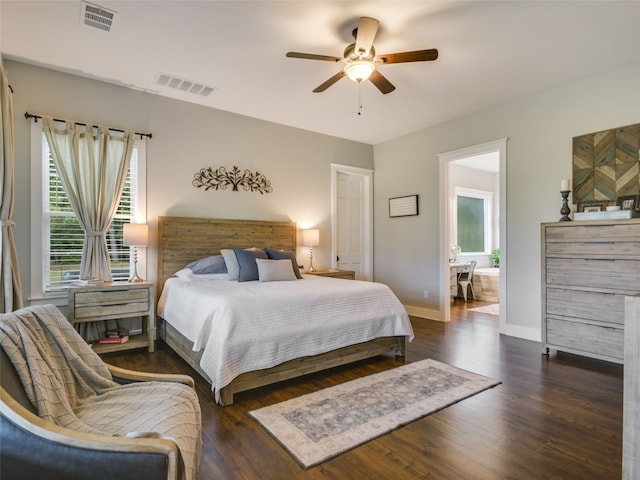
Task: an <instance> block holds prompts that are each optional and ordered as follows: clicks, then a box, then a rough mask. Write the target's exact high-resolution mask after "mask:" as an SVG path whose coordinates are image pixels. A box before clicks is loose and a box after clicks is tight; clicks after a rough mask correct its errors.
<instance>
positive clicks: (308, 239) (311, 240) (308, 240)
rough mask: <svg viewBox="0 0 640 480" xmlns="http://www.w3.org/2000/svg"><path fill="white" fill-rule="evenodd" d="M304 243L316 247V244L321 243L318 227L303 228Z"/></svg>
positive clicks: (306, 245)
mask: <svg viewBox="0 0 640 480" xmlns="http://www.w3.org/2000/svg"><path fill="white" fill-rule="evenodd" d="M302 244H303V245H304V246H305V247H315V246H316V245H320V230H318V229H317V228H311V229H309V230H303V231H302Z"/></svg>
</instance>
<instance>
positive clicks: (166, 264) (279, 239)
mask: <svg viewBox="0 0 640 480" xmlns="http://www.w3.org/2000/svg"><path fill="white" fill-rule="evenodd" d="M232 247H238V248H251V247H258V248H266V247H269V248H275V249H278V250H293V251H295V249H296V224H295V222H270V221H263V220H228V219H217V218H191V217H158V283H159V285H158V287H159V290H158V292H161V291H162V287H163V286H164V282H165V281H166V280H167V278H170V277H172V276H173V274H174V273H176V272H177V271H178V270H180V269H181V268H183V267H184V266H185V265H187V264H189V263H191V262H193V261H194V260H198V259H199V258H204V257H208V256H210V255H217V254H219V253H220V249H222V248H232Z"/></svg>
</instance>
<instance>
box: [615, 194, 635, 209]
mask: <svg viewBox="0 0 640 480" xmlns="http://www.w3.org/2000/svg"><path fill="white" fill-rule="evenodd" d="M616 205H618V206H619V207H620V210H636V209H637V208H638V207H639V205H638V195H627V196H625V197H618V198H617V199H616Z"/></svg>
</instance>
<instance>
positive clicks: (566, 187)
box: [560, 178, 569, 192]
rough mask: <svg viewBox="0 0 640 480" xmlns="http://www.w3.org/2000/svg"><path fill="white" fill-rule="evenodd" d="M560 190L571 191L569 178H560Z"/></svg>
mask: <svg viewBox="0 0 640 480" xmlns="http://www.w3.org/2000/svg"><path fill="white" fill-rule="evenodd" d="M560 191H561V192H568V191H569V179H568V178H563V179H562V180H560Z"/></svg>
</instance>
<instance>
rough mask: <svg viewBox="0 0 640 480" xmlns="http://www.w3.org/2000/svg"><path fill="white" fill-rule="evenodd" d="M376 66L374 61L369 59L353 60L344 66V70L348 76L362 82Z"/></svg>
mask: <svg viewBox="0 0 640 480" xmlns="http://www.w3.org/2000/svg"><path fill="white" fill-rule="evenodd" d="M375 69H376V66H375V65H374V64H373V62H370V61H368V60H353V61H351V62H349V63H347V65H346V66H345V67H344V72H345V73H346V74H347V76H348V77H349V78H350V79H351V80H353V81H354V82H356V83H361V82H364V81H365V80H367V79H368V78H369V77H370V76H371V74H372V73H373V71H374V70H375Z"/></svg>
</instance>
